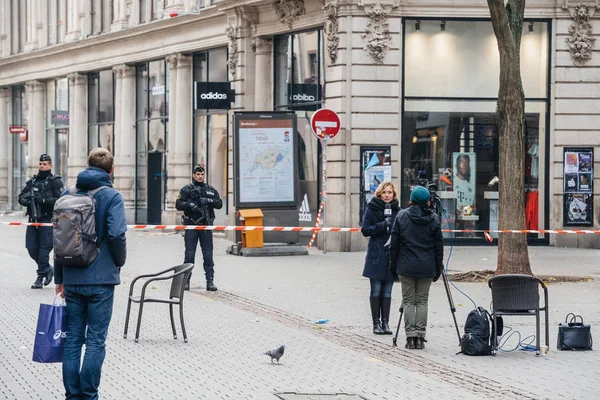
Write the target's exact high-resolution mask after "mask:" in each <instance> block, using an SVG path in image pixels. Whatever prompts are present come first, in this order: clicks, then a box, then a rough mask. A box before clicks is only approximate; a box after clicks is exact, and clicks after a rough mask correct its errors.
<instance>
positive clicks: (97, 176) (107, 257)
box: [54, 167, 127, 285]
mask: <svg viewBox="0 0 600 400" xmlns="http://www.w3.org/2000/svg"><path fill="white" fill-rule="evenodd" d="M100 186H108V187H109V188H110V189H104V190H101V191H99V192H98V193H96V195H95V196H94V198H95V199H96V233H97V235H98V243H99V244H100V252H99V253H98V257H96V260H94V262H93V263H92V264H91V265H90V266H88V267H87V268H77V267H66V266H63V265H59V264H56V265H55V266H54V282H55V283H56V284H64V285H118V284H120V283H121V278H120V276H119V273H120V269H121V267H122V266H123V265H125V258H126V256H127V246H126V239H125V232H126V231H127V220H126V218H125V204H124V202H123V197H121V194H120V193H119V192H117V191H116V190H115V189H113V188H112V181H111V179H110V175H109V174H108V173H107V172H106V171H104V170H102V169H100V168H96V167H88V168H86V169H85V170H83V171H81V172H80V173H79V175H78V176H77V184H76V187H77V189H79V190H93V189H96V188H98V187H100ZM66 193H67V191H65V192H63V194H62V195H63V196H64V195H65V194H66Z"/></svg>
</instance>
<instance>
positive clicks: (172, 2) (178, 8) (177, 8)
mask: <svg viewBox="0 0 600 400" xmlns="http://www.w3.org/2000/svg"><path fill="white" fill-rule="evenodd" d="M187 2H188V1H187V0H165V14H166V15H167V16H168V15H170V13H172V12H177V13H178V14H179V15H181V14H182V13H183V12H184V11H185V10H189V8H187V7H186V6H187V4H186V3H187Z"/></svg>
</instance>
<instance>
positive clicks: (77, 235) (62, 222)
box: [52, 186, 108, 268]
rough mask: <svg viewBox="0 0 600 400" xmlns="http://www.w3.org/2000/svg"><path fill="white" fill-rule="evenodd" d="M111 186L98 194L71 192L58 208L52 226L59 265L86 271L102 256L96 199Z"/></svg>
mask: <svg viewBox="0 0 600 400" xmlns="http://www.w3.org/2000/svg"><path fill="white" fill-rule="evenodd" d="M106 188H108V186H100V187H99V188H96V189H94V190H89V191H85V190H81V191H80V190H78V189H76V188H74V187H72V188H70V189H69V190H68V192H67V194H65V195H64V196H62V197H60V198H59V199H58V200H57V201H56V203H55V204H54V211H53V213H52V223H53V224H54V232H53V243H54V259H55V261H56V263H58V264H62V265H64V266H67V267H80V268H85V267H88V266H90V265H91V264H92V263H93V262H94V260H95V259H96V257H97V256H98V244H97V243H96V242H97V235H96V200H94V196H95V195H96V193H98V192H99V191H101V190H102V189H106Z"/></svg>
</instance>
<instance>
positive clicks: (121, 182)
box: [113, 64, 136, 222]
mask: <svg viewBox="0 0 600 400" xmlns="http://www.w3.org/2000/svg"><path fill="white" fill-rule="evenodd" d="M113 70H114V71H115V79H116V82H115V100H116V101H115V155H114V156H115V183H114V185H115V189H117V190H118V191H119V192H121V195H122V196H123V200H124V202H125V214H126V216H127V221H130V222H133V220H134V219H135V209H134V206H135V155H136V152H135V133H136V129H135V128H136V127H135V67H134V66H131V65H125V64H122V65H118V66H116V67H114V68H113Z"/></svg>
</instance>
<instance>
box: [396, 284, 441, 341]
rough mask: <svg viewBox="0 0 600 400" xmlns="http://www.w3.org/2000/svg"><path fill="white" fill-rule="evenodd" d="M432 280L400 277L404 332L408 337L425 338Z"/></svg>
mask: <svg viewBox="0 0 600 400" xmlns="http://www.w3.org/2000/svg"><path fill="white" fill-rule="evenodd" d="M432 280H433V279H432V278H410V277H407V276H401V277H400V283H401V284H402V307H403V308H404V331H405V332H406V337H407V338H409V337H422V338H424V337H425V332H426V330H427V303H428V301H429V288H430V287H431V282H432Z"/></svg>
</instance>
